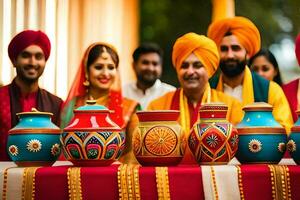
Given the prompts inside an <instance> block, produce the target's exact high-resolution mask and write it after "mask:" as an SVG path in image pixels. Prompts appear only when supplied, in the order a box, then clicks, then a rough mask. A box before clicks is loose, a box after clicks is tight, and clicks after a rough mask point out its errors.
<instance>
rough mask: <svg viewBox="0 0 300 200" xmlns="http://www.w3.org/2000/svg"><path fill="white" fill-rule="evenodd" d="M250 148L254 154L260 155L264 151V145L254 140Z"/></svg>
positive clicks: (250, 143) (249, 145)
mask: <svg viewBox="0 0 300 200" xmlns="http://www.w3.org/2000/svg"><path fill="white" fill-rule="evenodd" d="M248 148H249V150H250V151H251V152H252V153H258V152H260V151H261V150H262V144H261V142H260V141H259V140H256V139H253V140H250V142H249V144H248Z"/></svg>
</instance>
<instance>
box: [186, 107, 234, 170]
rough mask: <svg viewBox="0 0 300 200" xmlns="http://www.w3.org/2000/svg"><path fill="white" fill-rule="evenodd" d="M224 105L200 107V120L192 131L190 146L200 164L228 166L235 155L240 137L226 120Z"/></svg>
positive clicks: (226, 108)
mask: <svg viewBox="0 0 300 200" xmlns="http://www.w3.org/2000/svg"><path fill="white" fill-rule="evenodd" d="M227 110H228V107H227V105H226V104H224V103H207V104H204V105H202V106H201V107H200V110H199V115H200V119H199V120H198V122H196V123H195V124H194V126H193V128H192V129H191V132H190V135H189V139H188V144H189V147H190V149H191V152H192V153H193V155H194V157H195V160H196V161H197V162H198V163H199V164H212V165H215V164H227V163H228V162H229V161H230V160H231V159H232V158H233V157H234V155H235V153H236V151H237V148H238V142H239V137H238V134H237V130H236V129H235V128H234V127H233V125H232V124H231V123H229V122H228V121H227V120H226V114H227Z"/></svg>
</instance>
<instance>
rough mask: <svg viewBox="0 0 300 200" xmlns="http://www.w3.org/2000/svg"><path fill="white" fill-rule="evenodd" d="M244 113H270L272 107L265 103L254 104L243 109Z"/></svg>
mask: <svg viewBox="0 0 300 200" xmlns="http://www.w3.org/2000/svg"><path fill="white" fill-rule="evenodd" d="M243 110H244V111H272V110H273V106H272V105H270V104H268V103H266V102H254V103H251V104H247V105H246V106H244V107H243Z"/></svg>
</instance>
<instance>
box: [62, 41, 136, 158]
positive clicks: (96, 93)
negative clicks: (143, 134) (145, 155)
mask: <svg viewBox="0 0 300 200" xmlns="http://www.w3.org/2000/svg"><path fill="white" fill-rule="evenodd" d="M118 64H119V56H118V54H117V51H116V49H115V48H114V47H113V46H112V45H110V44H107V43H102V42H97V43H93V44H91V45H90V46H89V47H88V48H87V50H86V51H85V53H84V56H83V58H82V61H81V64H80V66H79V68H78V71H77V74H76V76H75V80H74V82H73V85H72V87H71V89H70V91H69V94H68V97H67V99H66V101H65V103H64V106H63V109H62V114H61V127H62V128H64V127H66V126H67V125H68V123H69V122H70V120H71V119H72V117H73V110H74V109H76V108H78V107H79V106H82V105H85V102H86V100H90V99H94V100H96V102H97V104H100V105H104V106H106V107H107V108H108V109H109V110H112V111H114V112H113V113H111V114H110V118H111V119H112V120H113V121H114V122H115V123H116V124H118V125H119V126H120V127H121V128H122V129H124V130H125V131H126V147H125V150H124V153H123V155H122V156H121V158H120V161H121V162H124V163H135V162H136V160H135V157H134V155H133V152H132V145H131V138H132V133H133V131H134V129H135V127H136V126H137V123H138V119H137V116H136V114H135V111H136V109H137V108H138V107H139V106H138V103H137V102H135V101H133V100H130V99H127V98H123V97H122V93H121V89H120V88H121V87H120V75H119V69H118Z"/></svg>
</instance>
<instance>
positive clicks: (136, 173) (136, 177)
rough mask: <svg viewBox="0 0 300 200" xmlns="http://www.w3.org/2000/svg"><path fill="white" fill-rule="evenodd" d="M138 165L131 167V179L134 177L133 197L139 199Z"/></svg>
mask: <svg viewBox="0 0 300 200" xmlns="http://www.w3.org/2000/svg"><path fill="white" fill-rule="evenodd" d="M139 168H140V166H139V165H135V166H134V167H133V179H134V190H135V199H137V200H139V199H141V195H140V181H139V180H140V179H139Z"/></svg>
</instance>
